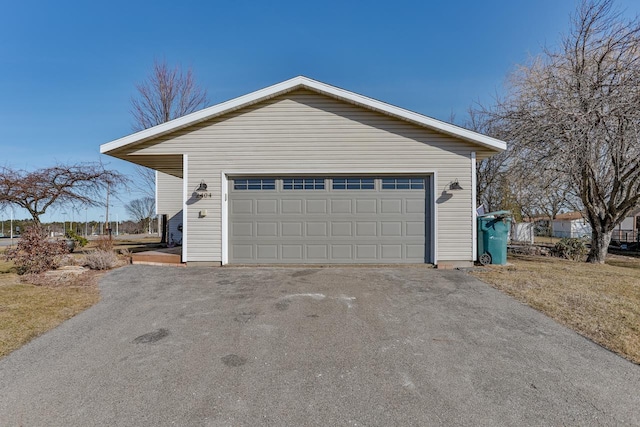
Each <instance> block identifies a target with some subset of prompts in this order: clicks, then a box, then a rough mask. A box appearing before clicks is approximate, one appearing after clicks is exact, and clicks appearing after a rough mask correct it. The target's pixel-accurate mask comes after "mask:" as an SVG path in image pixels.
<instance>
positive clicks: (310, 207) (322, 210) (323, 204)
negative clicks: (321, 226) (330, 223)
mask: <svg viewBox="0 0 640 427" xmlns="http://www.w3.org/2000/svg"><path fill="white" fill-rule="evenodd" d="M306 202H307V212H306V213H307V214H326V213H327V201H326V200H307V201H306Z"/></svg>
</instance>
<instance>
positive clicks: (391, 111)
mask: <svg viewBox="0 0 640 427" xmlns="http://www.w3.org/2000/svg"><path fill="white" fill-rule="evenodd" d="M297 89H308V90H312V91H314V92H317V93H320V94H324V95H327V96H331V97H334V98H336V99H339V100H342V101H346V102H349V103H353V104H356V105H359V106H362V107H365V108H368V109H371V110H374V111H378V112H380V113H383V114H387V115H390V116H393V117H396V118H399V119H402V120H406V121H409V122H411V123H414V124H417V125H419V126H423V127H426V128H428V129H431V130H435V131H437V132H441V133H444V134H447V135H450V136H454V137H457V138H460V139H462V140H465V141H468V142H471V143H474V144H478V145H480V146H483V147H485V148H489V149H491V150H495V151H503V150H505V149H506V148H507V144H506V143H505V142H504V141H500V140H498V139H495V138H492V137H490V136H486V135H482V134H479V133H477V132H473V131H471V130H468V129H464V128H461V127H459V126H455V125H452V124H450V123H446V122H443V121H440V120H437V119H434V118H431V117H428V116H425V115H422V114H418V113H415V112H413V111H409V110H405V109H404V108H400V107H396V106H394V105H391V104H387V103H385V102H382V101H378V100H376V99H373V98H369V97H366V96H364V95H359V94H357V93H354V92H350V91H348V90H345V89H341V88H339V87H336V86H331V85H328V84H326V83H322V82H319V81H317V80H313V79H310V78H308V77H304V76H298V77H294V78H292V79H289V80H286V81H284V82H281V83H277V84H275V85H272V86H269V87H266V88H264V89H260V90H257V91H255V92H251V93H249V94H247V95H243V96H240V97H238V98H234V99H231V100H229V101H225V102H222V103H220V104H217V105H214V106H211V107H208V108H205V109H202V110H200V111H196V112H195V113H191V114H188V115H186V116H183V117H180V118H177V119H174V120H171V121H169V122H166V123H162V124H160V125H157V126H154V127H152V128H149V129H145V130H143V131H140V132H137V133H134V134H132V135H128V136H125V137H123V138H119V139H116V140H114V141H111V142H108V143H106V144H102V145H101V146H100V153H101V154H108V153H109V152H111V151H114V150H117V149H119V148H122V147H125V146H128V145H134V144H138V143H141V142H144V141H147V140H150V139H153V138H157V137H159V136H162V135H165V134H168V133H171V132H173V131H176V130H179V129H182V128H184V127H187V126H191V125H194V124H196V123H200V122H202V121H205V120H210V119H212V118H214V117H217V116H220V115H223V114H227V113H229V112H231V111H234V110H237V109H240V108H243V107H246V106H249V105H252V104H256V103H258V102H261V101H264V100H266V99H269V98H273V97H276V96H279V95H282V94H284V93H287V92H291V91H294V90H297Z"/></svg>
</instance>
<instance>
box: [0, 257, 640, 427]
mask: <svg viewBox="0 0 640 427" xmlns="http://www.w3.org/2000/svg"><path fill="white" fill-rule="evenodd" d="M101 289H102V295H103V299H102V301H101V302H100V303H99V304H97V305H96V306H94V307H93V308H91V309H89V310H88V311H86V312H84V313H82V314H81V315H79V316H77V317H75V318H73V319H71V320H70V321H68V322H66V323H64V324H63V325H61V326H60V327H58V328H56V329H55V330H53V331H51V332H49V333H47V334H45V335H44V336H42V337H40V338H38V339H36V340H34V341H33V342H31V343H30V344H29V345H27V346H25V347H23V348H22V349H20V350H18V351H16V352H14V353H13V354H11V355H10V356H8V357H6V358H4V359H3V360H1V361H0V425H2V426H15V425H22V426H44V425H46V426H107V425H108V426H132V425H136V426H138V425H140V426H141V425H149V426H151V425H152V426H165V425H167V426H169V425H179V426H257V425H272V426H333V425H340V426H343V425H345V426H346V425H354V426H355V425H360V426H396V425H403V426H404V425H407V426H408V425H416V426H417V425H420V426H422V425H469V426H471V425H473V426H478V425H480V426H482V425H484V426H500V425H514V426H522V425H640V410H639V409H638V408H640V397H639V396H640V393H639V390H640V367H639V366H637V365H634V364H632V363H630V362H628V361H626V360H624V359H622V358H620V357H618V356H616V355H615V354H612V353H610V352H608V351H607V350H604V349H602V348H601V347H599V346H597V345H595V344H593V343H592V342H590V341H588V340H586V339H584V338H582V337H580V336H578V335H577V334H575V333H573V332H572V331H570V330H568V329H566V328H564V327H561V326H559V325H558V324H556V323H554V322H553V321H552V320H550V319H548V318H547V317H545V316H543V315H542V314H540V313H538V312H536V311H534V310H532V309H530V308H528V307H526V306H524V305H522V304H520V303H518V302H516V301H514V300H512V299H511V298H509V297H507V296H505V295H503V294H501V293H500V292H498V291H496V290H494V289H492V288H490V287H488V286H487V285H485V284H483V283H481V282H478V281H477V280H475V279H473V278H471V277H469V276H468V275H466V274H465V273H463V272H459V271H440V270H433V269H424V268H422V269H418V268H324V269H320V268H309V269H301V268H217V269H215V268H186V269H185V268H173V267H150V266H138V265H134V266H128V267H125V268H121V269H119V270H116V271H113V272H111V273H110V274H109V275H107V276H106V277H105V278H104V279H103V281H102V282H101Z"/></svg>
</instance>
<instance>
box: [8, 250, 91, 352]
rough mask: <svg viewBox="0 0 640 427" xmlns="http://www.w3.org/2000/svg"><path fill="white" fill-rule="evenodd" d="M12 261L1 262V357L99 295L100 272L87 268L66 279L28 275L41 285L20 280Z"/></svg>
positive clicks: (71, 314) (67, 317)
mask: <svg viewBox="0 0 640 427" xmlns="http://www.w3.org/2000/svg"><path fill="white" fill-rule="evenodd" d="M11 271H12V265H11V263H6V262H0V357H2V356H5V355H7V354H9V353H10V352H11V351H13V350H15V349H17V348H19V347H21V346H23V345H24V344H26V343H27V342H29V341H30V340H32V339H33V338H35V337H37V336H38V335H41V334H43V333H44V332H46V331H48V330H50V329H53V328H55V327H56V326H58V325H59V324H60V323H62V322H63V321H65V320H67V319H69V318H71V317H73V316H75V315H76V314H78V313H80V312H82V311H84V310H86V309H87V308H89V307H91V306H92V305H94V304H95V303H97V302H98V300H99V299H100V294H99V292H98V286H97V282H98V278H99V276H100V273H96V272H87V273H83V274H81V275H79V276H74V277H70V278H69V280H65V281H60V280H54V279H52V278H50V277H45V276H44V275H41V276H35V275H34V276H33V277H30V279H32V280H33V281H35V282H40V283H39V284H41V285H43V286H36V285H33V284H27V283H21V280H20V279H21V277H20V276H18V275H17V274H15V273H13V272H11Z"/></svg>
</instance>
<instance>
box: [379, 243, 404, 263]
mask: <svg viewBox="0 0 640 427" xmlns="http://www.w3.org/2000/svg"><path fill="white" fill-rule="evenodd" d="M380 255H381V258H382V259H383V260H384V261H393V260H400V259H402V245H400V244H398V245H380Z"/></svg>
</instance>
